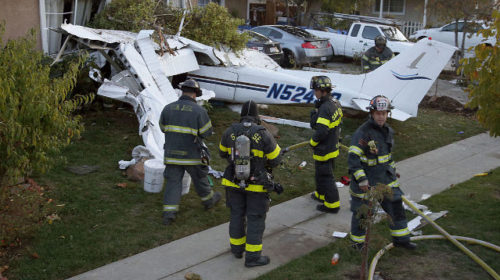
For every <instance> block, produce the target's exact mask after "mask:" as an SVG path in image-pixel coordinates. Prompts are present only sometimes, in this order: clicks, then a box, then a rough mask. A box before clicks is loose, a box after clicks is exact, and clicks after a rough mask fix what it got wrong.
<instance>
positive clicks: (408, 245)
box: [392, 241, 417, 250]
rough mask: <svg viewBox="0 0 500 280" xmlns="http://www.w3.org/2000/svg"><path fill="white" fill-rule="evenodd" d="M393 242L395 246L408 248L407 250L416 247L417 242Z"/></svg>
mask: <svg viewBox="0 0 500 280" xmlns="http://www.w3.org/2000/svg"><path fill="white" fill-rule="evenodd" d="M392 243H393V244H394V246H395V247H401V248H405V249H408V250H415V249H416V248H417V244H415V243H413V242H410V241H408V242H396V241H394V242H392Z"/></svg>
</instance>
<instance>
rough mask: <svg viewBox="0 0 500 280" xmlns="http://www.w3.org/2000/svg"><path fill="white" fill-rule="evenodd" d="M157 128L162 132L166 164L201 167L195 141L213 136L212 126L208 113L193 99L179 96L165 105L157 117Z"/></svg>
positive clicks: (198, 149) (198, 147)
mask: <svg viewBox="0 0 500 280" xmlns="http://www.w3.org/2000/svg"><path fill="white" fill-rule="evenodd" d="M160 128H161V131H163V133H165V145H164V149H165V164H177V165H198V164H202V163H201V159H200V158H201V156H200V146H199V145H198V144H197V143H196V141H195V139H196V137H199V138H201V139H203V138H207V137H208V136H210V135H212V123H211V121H210V118H209V117H208V114H207V111H206V110H205V109H203V108H202V107H201V106H200V105H198V104H196V101H195V100H194V99H192V98H191V97H189V96H186V95H182V96H181V97H180V98H179V100H177V101H176V102H172V103H170V104H168V105H166V106H165V108H163V111H162V113H161V116H160Z"/></svg>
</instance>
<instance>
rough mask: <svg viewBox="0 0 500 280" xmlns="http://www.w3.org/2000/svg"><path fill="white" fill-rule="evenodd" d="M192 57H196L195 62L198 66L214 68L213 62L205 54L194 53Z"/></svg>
mask: <svg viewBox="0 0 500 280" xmlns="http://www.w3.org/2000/svg"><path fill="white" fill-rule="evenodd" d="M194 55H195V56H196V61H197V62H198V64H199V65H207V66H215V64H214V62H213V61H212V59H211V58H210V57H209V56H208V55H207V54H204V53H201V52H194Z"/></svg>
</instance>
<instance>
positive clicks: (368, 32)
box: [361, 26, 381, 40]
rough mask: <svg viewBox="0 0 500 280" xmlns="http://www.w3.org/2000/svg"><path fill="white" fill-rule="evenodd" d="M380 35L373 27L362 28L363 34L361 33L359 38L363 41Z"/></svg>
mask: <svg viewBox="0 0 500 280" xmlns="http://www.w3.org/2000/svg"><path fill="white" fill-rule="evenodd" d="M379 35H381V34H380V32H379V31H378V29H377V28H376V27H373V26H365V28H363V33H361V36H362V37H363V38H365V39H371V40H373V39H375V37H377V36H379Z"/></svg>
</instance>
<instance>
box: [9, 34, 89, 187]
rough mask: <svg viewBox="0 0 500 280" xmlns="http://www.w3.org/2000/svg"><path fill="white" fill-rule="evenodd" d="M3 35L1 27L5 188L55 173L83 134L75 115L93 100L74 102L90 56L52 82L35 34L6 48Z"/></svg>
mask: <svg viewBox="0 0 500 280" xmlns="http://www.w3.org/2000/svg"><path fill="white" fill-rule="evenodd" d="M3 32H4V25H3V24H0V46H4V47H0V159H1V160H0V185H2V184H10V183H13V181H14V180H15V179H17V178H20V177H24V176H27V175H29V174H31V173H32V172H36V171H38V172H44V171H46V170H47V169H48V168H50V167H51V166H52V165H53V163H54V162H55V159H56V158H57V157H58V153H59V152H60V150H61V149H62V148H63V147H65V146H67V145H68V144H69V143H70V141H71V139H73V138H75V137H77V136H78V135H79V134H80V131H81V130H82V129H83V126H82V125H81V123H80V117H79V116H76V115H73V112H75V110H76V109H77V108H78V106H79V105H81V104H82V103H85V102H90V101H91V99H92V97H91V96H86V97H83V96H76V97H73V98H69V94H70V92H71V90H72V89H73V87H74V85H75V83H76V80H77V75H78V72H79V69H80V67H81V66H82V65H83V63H84V61H85V57H80V58H78V59H77V61H76V62H73V63H70V64H69V66H68V71H67V72H66V73H65V74H64V75H63V76H62V77H60V78H54V79H52V78H51V77H50V67H49V66H48V65H47V64H44V63H43V61H44V57H43V54H42V53H41V52H40V51H37V50H36V49H35V46H36V39H35V32H34V31H31V33H30V34H28V35H27V36H25V37H23V38H20V39H16V40H10V41H8V42H6V43H5V45H4V42H2V36H3Z"/></svg>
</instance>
